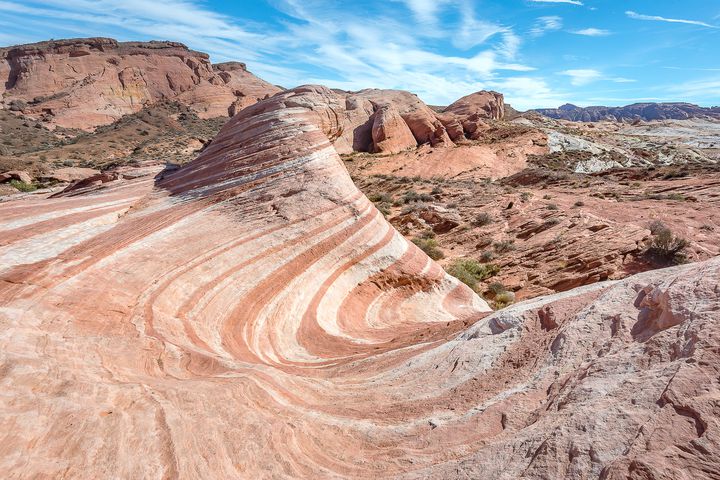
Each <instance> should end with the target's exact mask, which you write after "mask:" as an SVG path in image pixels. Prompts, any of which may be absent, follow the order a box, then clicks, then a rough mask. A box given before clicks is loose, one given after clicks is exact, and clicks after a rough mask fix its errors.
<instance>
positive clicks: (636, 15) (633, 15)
mask: <svg viewBox="0 0 720 480" xmlns="http://www.w3.org/2000/svg"><path fill="white" fill-rule="evenodd" d="M625 15H627V16H628V17H630V18H633V19H635V20H649V21H653V22H668V23H684V24H687V25H698V26H700V27H708V28H720V27H718V26H716V25H710V24H709V23H705V22H701V21H698V20H686V19H682V18H666V17H660V16H657V15H643V14H641V13H637V12H633V11H632V10H628V11H627V12H625Z"/></svg>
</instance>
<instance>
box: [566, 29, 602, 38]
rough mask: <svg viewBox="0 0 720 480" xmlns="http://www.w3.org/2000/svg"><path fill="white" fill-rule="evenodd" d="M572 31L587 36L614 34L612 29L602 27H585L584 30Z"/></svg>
mask: <svg viewBox="0 0 720 480" xmlns="http://www.w3.org/2000/svg"><path fill="white" fill-rule="evenodd" d="M570 33H574V34H575V35H584V36H586V37H606V36H608V35H611V34H612V32H611V31H610V30H603V29H602V28H583V29H582V30H573V31H571V32H570Z"/></svg>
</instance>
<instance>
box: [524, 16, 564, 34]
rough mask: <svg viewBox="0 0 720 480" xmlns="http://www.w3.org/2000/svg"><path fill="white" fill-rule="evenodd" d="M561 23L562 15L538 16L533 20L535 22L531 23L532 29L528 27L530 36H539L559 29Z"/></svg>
mask: <svg viewBox="0 0 720 480" xmlns="http://www.w3.org/2000/svg"><path fill="white" fill-rule="evenodd" d="M562 25H563V20H562V17H558V16H549V17H540V18H538V19H537V20H536V21H535V24H534V25H533V27H532V29H530V36H531V37H541V36H543V35H545V34H546V33H547V32H553V31H556V30H560V29H561V28H562Z"/></svg>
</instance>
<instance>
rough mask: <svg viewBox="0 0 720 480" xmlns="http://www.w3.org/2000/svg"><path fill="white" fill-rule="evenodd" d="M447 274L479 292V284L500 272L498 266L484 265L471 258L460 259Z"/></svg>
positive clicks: (451, 265)
mask: <svg viewBox="0 0 720 480" xmlns="http://www.w3.org/2000/svg"><path fill="white" fill-rule="evenodd" d="M447 272H448V273H449V274H450V275H452V276H453V277H455V278H457V279H458V280H460V281H461V282H463V283H464V284H465V285H467V286H468V287H470V288H472V289H473V290H477V284H478V282H481V281H483V280H485V279H486V278H490V277H492V276H495V275H497V274H498V272H500V267H498V266H497V265H487V264H485V265H483V264H482V263H479V262H477V261H475V260H472V259H470V258H459V259H457V260H455V261H454V262H453V263H452V264H450V266H449V267H448V268H447Z"/></svg>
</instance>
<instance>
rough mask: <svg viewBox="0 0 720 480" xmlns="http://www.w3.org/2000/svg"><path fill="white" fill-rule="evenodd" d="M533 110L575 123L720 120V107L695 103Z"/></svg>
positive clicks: (570, 106) (567, 105)
mask: <svg viewBox="0 0 720 480" xmlns="http://www.w3.org/2000/svg"><path fill="white" fill-rule="evenodd" d="M533 111H534V112H537V113H539V114H541V115H545V116H546V117H550V118H556V119H559V120H571V121H574V122H599V121H602V120H612V121H624V120H685V119H688V118H714V119H720V107H711V108H705V107H700V106H698V105H694V104H692V103H634V104H632V105H627V106H625V107H585V108H583V107H578V106H576V105H572V104H569V103H568V104H565V105H563V106H562V107H560V108H540V109H537V110H533Z"/></svg>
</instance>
